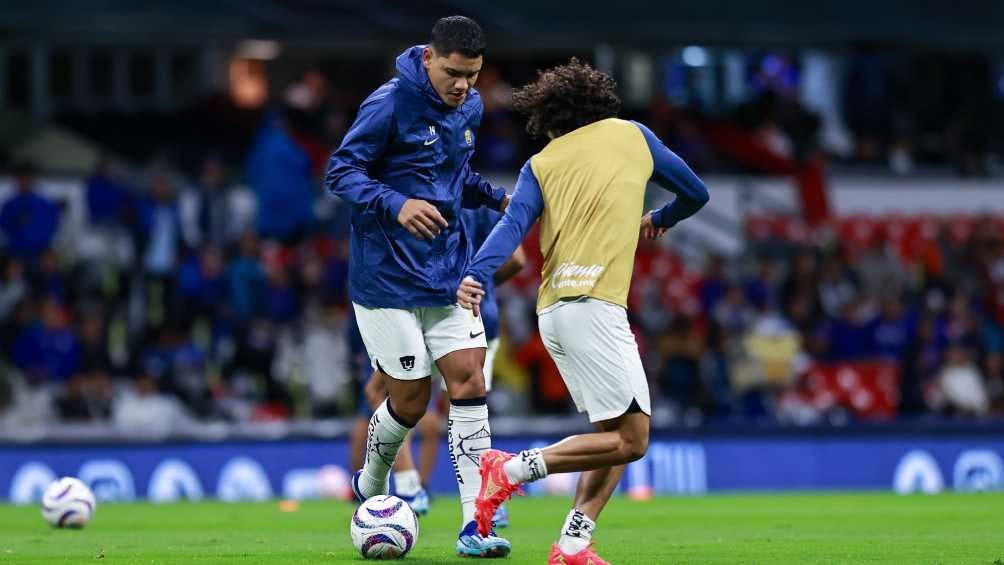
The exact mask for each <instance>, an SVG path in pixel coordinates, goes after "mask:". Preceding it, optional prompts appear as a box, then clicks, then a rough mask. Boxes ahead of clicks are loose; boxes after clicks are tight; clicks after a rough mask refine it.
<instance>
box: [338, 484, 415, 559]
mask: <svg viewBox="0 0 1004 565" xmlns="http://www.w3.org/2000/svg"><path fill="white" fill-rule="evenodd" d="M349 533H350V535H351V536H352V545H354V546H355V547H356V549H358V550H359V553H361V554H362V556H363V557H365V558H366V559H398V558H401V557H404V556H405V555H407V554H408V552H409V551H411V548H413V547H415V542H417V541H418V518H417V517H416V516H415V512H413V511H412V509H411V506H408V503H407V502H405V501H403V500H401V499H400V498H398V497H396V496H385V495H379V496H374V497H372V498H368V499H366V502H363V503H362V504H360V505H359V508H356V512H355V513H354V514H353V515H352V524H351V526H350V527H349Z"/></svg>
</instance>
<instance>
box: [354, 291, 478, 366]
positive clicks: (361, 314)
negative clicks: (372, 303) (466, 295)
mask: <svg viewBox="0 0 1004 565" xmlns="http://www.w3.org/2000/svg"><path fill="white" fill-rule="evenodd" d="M352 308H353V310H355V313H356V324H357V325H358V326H359V333H360V335H362V338H363V343H364V344H365V345H366V351H367V352H368V353H369V355H370V362H371V364H372V365H373V368H374V369H379V370H381V371H383V372H384V373H386V374H388V375H390V376H391V377H394V378H395V379H400V380H405V381H412V380H416V379H421V378H425V377H428V376H430V375H431V374H432V364H433V362H434V361H436V360H438V359H441V358H442V357H444V356H446V355H447V354H449V353H453V352H454V351H460V350H461V349H472V348H475V347H488V344H487V342H486V341H485V326H484V324H483V323H482V321H481V318H480V317H474V313H473V312H471V311H470V310H465V309H464V308H461V307H460V306H458V305H456V304H454V305H452V306H428V307H423V308H412V309H409V310H404V309H399V308H367V307H366V306H360V305H359V304H355V303H353V304H352Z"/></svg>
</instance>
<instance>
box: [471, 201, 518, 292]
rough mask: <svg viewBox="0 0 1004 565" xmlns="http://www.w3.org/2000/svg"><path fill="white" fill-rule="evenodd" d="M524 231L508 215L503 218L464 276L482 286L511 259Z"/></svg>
mask: <svg viewBox="0 0 1004 565" xmlns="http://www.w3.org/2000/svg"><path fill="white" fill-rule="evenodd" d="M525 231H526V230H525V229H523V228H522V226H520V225H519V222H517V221H514V220H513V218H512V217H511V216H510V215H509V214H506V215H505V216H503V217H502V219H501V220H499V223H498V224H496V225H495V228H493V229H492V233H491V234H490V235H489V236H488V239H486V240H485V243H484V245H482V246H481V249H480V250H479V251H478V254H477V255H476V256H475V257H474V261H472V262H471V266H470V267H468V269H467V272H466V273H464V276H470V277H473V278H474V279H475V280H476V281H478V282H480V283H482V284H484V283H486V282H488V281H489V280H490V279H491V278H492V277H494V276H495V273H497V272H498V271H499V269H500V268H501V267H502V265H503V263H505V262H506V261H508V260H509V258H511V257H512V255H513V253H514V252H515V251H516V249H517V248H518V247H519V244H520V243H522V241H523V237H524V234H525Z"/></svg>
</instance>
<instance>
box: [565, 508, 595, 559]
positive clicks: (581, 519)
mask: <svg viewBox="0 0 1004 565" xmlns="http://www.w3.org/2000/svg"><path fill="white" fill-rule="evenodd" d="M595 529H596V522H593V521H592V520H590V519H589V516H586V515H585V514H583V513H582V511H581V510H579V509H578V508H572V509H571V510H570V511H569V512H568V516H567V517H566V518H565V525H564V526H562V528H561V537H560V538H558V549H560V550H561V551H564V552H565V553H566V554H568V555H572V554H573V553H578V552H580V551H582V550H583V549H585V548H586V547H588V546H589V542H590V541H591V540H592V539H593V530H595Z"/></svg>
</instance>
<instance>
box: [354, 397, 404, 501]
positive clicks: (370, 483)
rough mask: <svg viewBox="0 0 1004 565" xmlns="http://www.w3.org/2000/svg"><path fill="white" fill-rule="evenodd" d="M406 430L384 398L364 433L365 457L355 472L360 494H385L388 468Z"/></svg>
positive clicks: (368, 495) (392, 462)
mask: <svg viewBox="0 0 1004 565" xmlns="http://www.w3.org/2000/svg"><path fill="white" fill-rule="evenodd" d="M410 431H411V428H410V427H408V426H407V425H405V424H404V422H402V421H401V420H400V419H398V418H397V417H396V416H395V415H394V413H393V412H391V408H390V400H384V401H383V403H382V404H380V406H379V407H378V408H377V409H376V410H375V411H374V412H373V417H372V418H370V426H369V431H368V432H367V434H366V461H365V462H364V463H363V472H362V474H361V475H360V476H359V490H361V491H362V493H363V495H364V496H366V497H367V498H369V497H371V496H376V495H378V494H387V492H388V488H387V478H388V476H389V475H390V468H391V467H392V466H393V465H394V459H396V458H397V452H398V451H399V450H400V449H401V444H402V443H404V438H405V436H407V435H408V432H410Z"/></svg>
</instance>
